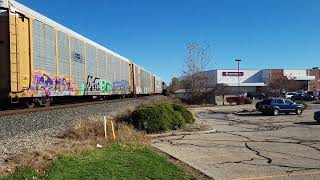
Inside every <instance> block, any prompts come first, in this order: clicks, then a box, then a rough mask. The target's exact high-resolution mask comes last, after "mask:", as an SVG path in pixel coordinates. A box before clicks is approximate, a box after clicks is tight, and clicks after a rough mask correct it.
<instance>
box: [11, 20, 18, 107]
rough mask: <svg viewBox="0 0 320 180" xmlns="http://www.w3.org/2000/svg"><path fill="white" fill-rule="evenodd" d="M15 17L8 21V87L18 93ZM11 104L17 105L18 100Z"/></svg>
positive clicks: (13, 100)
mask: <svg viewBox="0 0 320 180" xmlns="http://www.w3.org/2000/svg"><path fill="white" fill-rule="evenodd" d="M16 20H17V17H16V15H15V17H14V21H13V22H12V21H10V76H11V78H10V82H11V83H10V86H11V92H18V91H19V59H18V58H19V55H18V54H19V53H18V44H19V42H18V34H17V22H16ZM11 101H12V103H18V102H19V99H17V98H12V97H11Z"/></svg>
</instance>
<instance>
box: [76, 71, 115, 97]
mask: <svg viewBox="0 0 320 180" xmlns="http://www.w3.org/2000/svg"><path fill="white" fill-rule="evenodd" d="M81 92H82V95H108V94H110V93H111V92H112V84H111V83H110V82H109V81H106V80H103V79H100V78H98V77H94V76H91V75H89V76H88V77H87V82H86V84H82V86H81Z"/></svg>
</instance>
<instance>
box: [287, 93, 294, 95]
mask: <svg viewBox="0 0 320 180" xmlns="http://www.w3.org/2000/svg"><path fill="white" fill-rule="evenodd" d="M295 94H296V93H288V95H295Z"/></svg>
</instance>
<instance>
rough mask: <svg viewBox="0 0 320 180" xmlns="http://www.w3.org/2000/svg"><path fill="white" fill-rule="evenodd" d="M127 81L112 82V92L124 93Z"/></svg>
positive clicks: (126, 90) (126, 88)
mask: <svg viewBox="0 0 320 180" xmlns="http://www.w3.org/2000/svg"><path fill="white" fill-rule="evenodd" d="M128 89H129V82H128V81H127V80H121V81H114V82H113V84H112V92H113V93H114V94H125V93H127V92H128Z"/></svg>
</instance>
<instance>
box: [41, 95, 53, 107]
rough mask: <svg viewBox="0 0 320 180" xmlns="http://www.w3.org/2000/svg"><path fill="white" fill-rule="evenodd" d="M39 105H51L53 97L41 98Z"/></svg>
mask: <svg viewBox="0 0 320 180" xmlns="http://www.w3.org/2000/svg"><path fill="white" fill-rule="evenodd" d="M39 105H40V106H44V107H49V106H50V105H51V98H47V97H43V98H41V99H40V100H39Z"/></svg>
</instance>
